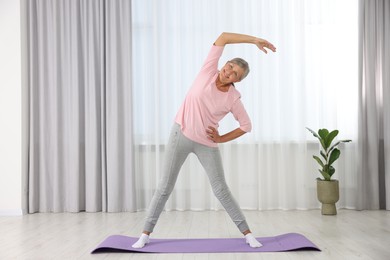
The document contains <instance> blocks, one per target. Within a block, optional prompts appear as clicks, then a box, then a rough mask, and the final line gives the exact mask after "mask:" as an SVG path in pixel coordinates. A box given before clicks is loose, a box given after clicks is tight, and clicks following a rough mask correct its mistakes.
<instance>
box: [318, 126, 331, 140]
mask: <svg viewBox="0 0 390 260" xmlns="http://www.w3.org/2000/svg"><path fill="white" fill-rule="evenodd" d="M328 134H329V131H328V129H326V128H323V129H319V130H318V135H319V136H321V138H322V139H324V140H326V137H327V136H328Z"/></svg>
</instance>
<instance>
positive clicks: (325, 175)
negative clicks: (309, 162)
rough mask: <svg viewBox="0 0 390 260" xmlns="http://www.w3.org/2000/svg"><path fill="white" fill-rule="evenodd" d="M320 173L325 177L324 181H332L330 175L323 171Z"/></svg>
mask: <svg viewBox="0 0 390 260" xmlns="http://www.w3.org/2000/svg"><path fill="white" fill-rule="evenodd" d="M318 171H319V172H320V173H321V174H322V176H324V179H325V180H326V181H330V175H329V174H328V173H327V172H325V171H321V170H318Z"/></svg>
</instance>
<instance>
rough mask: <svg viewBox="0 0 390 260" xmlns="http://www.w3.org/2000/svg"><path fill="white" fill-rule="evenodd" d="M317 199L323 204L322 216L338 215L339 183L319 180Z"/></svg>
mask: <svg viewBox="0 0 390 260" xmlns="http://www.w3.org/2000/svg"><path fill="white" fill-rule="evenodd" d="M317 198H318V200H319V201H320V202H321V203H322V207H321V213H322V215H336V214H337V210H336V202H337V201H338V200H339V181H338V180H331V181H324V180H319V179H317Z"/></svg>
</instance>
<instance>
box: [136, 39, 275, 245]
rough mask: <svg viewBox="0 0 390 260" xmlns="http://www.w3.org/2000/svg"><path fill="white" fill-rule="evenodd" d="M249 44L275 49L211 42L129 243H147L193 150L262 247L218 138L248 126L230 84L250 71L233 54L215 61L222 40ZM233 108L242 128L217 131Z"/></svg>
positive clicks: (264, 44)
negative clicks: (233, 187)
mask: <svg viewBox="0 0 390 260" xmlns="http://www.w3.org/2000/svg"><path fill="white" fill-rule="evenodd" d="M233 43H252V44H255V45H256V46H257V47H258V48H259V49H260V50H261V51H263V52H264V53H267V50H266V48H267V49H270V50H272V51H274V52H275V51H276V48H275V47H274V46H273V45H272V44H271V43H269V42H268V41H266V40H264V39H261V38H257V37H253V36H250V35H243V34H236V33H222V34H221V35H220V36H219V37H218V39H217V40H216V41H215V43H214V44H213V45H212V47H211V50H210V51H209V54H208V56H207V58H206V60H205V62H204V63H203V66H202V68H201V70H200V72H199V74H198V75H197V77H196V78H195V81H194V82H193V84H192V86H191V88H190V90H189V92H188V93H187V96H186V98H185V100H184V102H183V104H182V105H181V107H180V109H179V111H178V113H177V115H176V118H175V123H174V125H173V127H172V130H171V134H170V137H169V141H168V147H167V151H166V154H165V163H164V168H163V174H162V178H161V181H160V183H159V186H158V188H157V190H156V192H155V194H154V196H153V199H152V201H151V204H150V206H149V210H148V213H147V217H146V221H145V226H144V230H143V232H142V234H141V237H140V238H139V240H138V241H137V242H136V243H134V244H133V245H132V246H133V247H134V248H142V247H144V246H145V245H146V244H148V243H149V235H150V233H152V232H153V229H154V226H155V225H156V223H157V220H158V218H159V216H160V214H161V212H162V210H163V209H164V206H165V203H166V201H167V200H168V198H169V196H170V194H171V192H172V190H173V187H174V185H175V182H176V180H177V176H178V174H179V171H180V168H181V166H182V165H183V163H184V161H185V160H186V158H187V156H188V155H189V154H190V153H194V154H195V155H196V156H197V157H198V159H199V161H200V163H201V164H202V166H203V167H204V169H205V171H206V173H207V175H208V178H209V180H210V184H211V187H212V190H213V192H214V194H215V196H216V197H217V198H218V200H219V201H220V202H221V204H222V206H223V207H224V208H225V210H226V212H227V213H228V214H229V216H230V218H231V219H232V220H233V222H234V223H235V224H236V226H237V227H238V229H239V230H240V232H241V233H243V235H244V236H245V241H246V243H247V244H249V246H251V247H261V246H262V245H261V244H260V243H259V242H258V241H257V240H256V238H255V237H254V236H253V234H252V233H251V231H250V229H249V226H248V224H247V222H246V220H245V217H244V215H243V213H242V211H241V209H240V207H239V205H238V204H237V202H236V201H235V200H234V198H233V196H232V194H231V192H230V190H229V188H228V186H227V185H226V181H225V176H224V171H223V167H222V160H221V155H220V152H219V148H218V143H225V142H229V141H231V140H234V139H236V138H238V137H240V136H242V135H243V134H245V133H247V132H250V131H251V127H252V126H251V121H250V119H249V117H248V114H247V112H246V111H245V108H244V106H243V104H242V102H241V100H240V97H241V95H240V93H239V92H238V91H237V90H236V88H235V86H234V83H236V82H240V81H241V80H243V79H244V78H245V77H246V76H247V75H248V73H249V66H248V63H247V62H246V61H245V60H243V59H241V58H235V59H232V60H230V61H228V62H227V63H226V64H225V65H224V66H223V67H222V68H221V70H218V61H219V58H220V57H221V55H222V52H223V50H224V47H225V45H226V44H233ZM228 113H232V114H233V116H234V118H235V119H236V120H237V121H238V123H239V125H240V127H238V128H236V129H234V130H232V131H231V132H229V133H226V134H224V135H220V134H219V132H218V122H219V121H220V120H221V119H222V118H223V117H224V116H225V115H226V114H228Z"/></svg>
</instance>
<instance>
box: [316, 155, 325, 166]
mask: <svg viewBox="0 0 390 260" xmlns="http://www.w3.org/2000/svg"><path fill="white" fill-rule="evenodd" d="M313 158H314V160H316V161H317V162H318V164H319V165H321V167H322V168H323V167H324V163H323V162H322V161H321V159H320V158H318V156H315V155H313Z"/></svg>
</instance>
